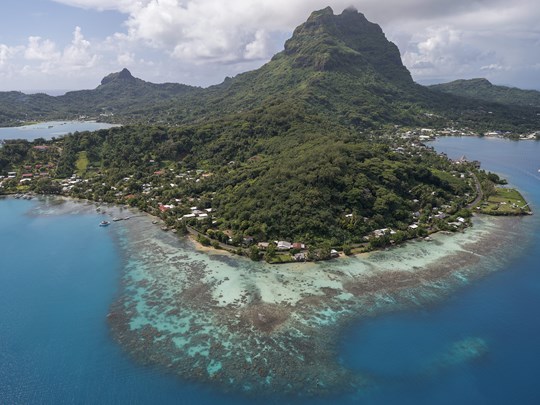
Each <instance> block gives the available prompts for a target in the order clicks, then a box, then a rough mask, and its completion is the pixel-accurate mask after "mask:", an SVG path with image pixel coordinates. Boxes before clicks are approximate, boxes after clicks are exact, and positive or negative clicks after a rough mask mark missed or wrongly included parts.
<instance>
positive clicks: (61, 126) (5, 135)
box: [0, 121, 116, 141]
mask: <svg viewBox="0 0 540 405" xmlns="http://www.w3.org/2000/svg"><path fill="white" fill-rule="evenodd" d="M114 126H116V125H114V124H107V123H104V122H95V121H48V122H40V123H38V124H32V125H24V126H21V127H5V128H0V140H2V139H26V140H28V141H32V140H34V139H36V138H44V139H51V138H53V137H54V138H58V137H60V136H62V135H66V134H69V133H72V132H76V131H79V132H82V131H97V130H99V129H107V128H111V127H114Z"/></svg>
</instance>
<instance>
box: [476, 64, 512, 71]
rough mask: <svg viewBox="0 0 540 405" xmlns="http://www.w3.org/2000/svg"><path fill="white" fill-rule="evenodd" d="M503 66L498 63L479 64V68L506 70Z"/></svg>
mask: <svg viewBox="0 0 540 405" xmlns="http://www.w3.org/2000/svg"><path fill="white" fill-rule="evenodd" d="M506 69H507V68H505V67H504V66H502V65H501V64H499V63H492V64H491V65H485V66H481V67H480V70H506Z"/></svg>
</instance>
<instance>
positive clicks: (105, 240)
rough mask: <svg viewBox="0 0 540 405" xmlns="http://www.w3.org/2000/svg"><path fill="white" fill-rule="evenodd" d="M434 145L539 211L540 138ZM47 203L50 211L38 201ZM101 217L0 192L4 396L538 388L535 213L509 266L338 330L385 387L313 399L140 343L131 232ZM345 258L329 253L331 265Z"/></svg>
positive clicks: (90, 398)
mask: <svg viewBox="0 0 540 405" xmlns="http://www.w3.org/2000/svg"><path fill="white" fill-rule="evenodd" d="M434 146H436V148H437V149H438V150H440V151H445V152H446V153H448V154H449V155H450V156H457V157H459V156H462V155H463V154H466V155H467V156H468V157H469V158H470V159H479V160H481V161H482V162H483V167H485V168H487V169H491V170H494V171H497V172H498V173H501V174H502V175H504V176H505V177H507V178H508V179H509V180H510V182H511V183H512V184H513V185H516V186H518V187H519V188H520V189H521V190H523V191H524V192H525V193H524V194H525V195H526V198H527V199H528V200H529V201H531V202H532V203H533V210H534V211H535V212H538V207H540V187H539V185H540V178H539V173H538V169H540V153H539V152H540V150H539V149H540V143H532V142H531V143H525V142H521V143H516V142H508V141H500V140H481V139H476V138H462V139H454V138H447V139H442V140H439V141H437V142H436V143H435V144H434ZM43 207H46V208H47V209H48V211H36V209H38V208H39V209H42V208H43ZM102 219H103V218H102V216H101V215H99V214H97V213H96V212H95V210H94V209H81V210H80V212H77V211H76V210H73V209H72V210H71V211H70V210H65V209H62V208H59V209H56V208H55V206H54V205H50V204H45V203H43V202H39V201H36V200H32V201H24V200H14V199H4V200H0V226H1V228H0V364H1V365H2V366H1V367H0V403H7V404H59V403H60V404H61V403H92V404H93V403H104V404H115V403H122V404H123V403H134V404H149V403H160V404H161V403H164V404H167V403H170V404H173V403H174V404H176V403H181V404H215V403H220V404H248V403H255V402H256V403H276V404H277V403H291V404H293V403H294V404H312V403H316V404H336V403H338V404H362V403H365V404H455V403H461V404H469V403H470V404H499V403H500V404H506V403H520V404H536V403H539V401H540V389H538V387H537V382H536V381H537V376H538V373H539V371H540V366H539V365H538V359H540V345H538V343H537V342H538V336H539V334H540V317H538V316H537V313H536V311H537V309H538V308H539V304H540V273H539V272H538V268H539V266H538V263H540V253H539V252H538V251H537V249H536V248H535V247H536V246H538V243H539V242H540V239H539V238H540V236H539V235H540V232H538V230H540V217H539V216H538V215H535V216H533V217H527V218H525V219H524V220H523V224H522V229H523V230H524V231H525V232H526V233H527V236H524V237H523V238H522V239H520V238H516V240H515V243H516V246H517V244H520V243H523V244H525V245H526V246H524V248H523V252H522V253H521V254H520V256H519V258H517V259H512V261H511V262H510V263H509V264H508V265H507V266H506V268H504V269H502V270H503V271H498V272H496V273H493V274H491V275H488V276H487V277H485V278H483V279H481V280H479V281H476V282H474V283H473V284H472V285H469V286H467V287H465V288H464V289H461V290H458V291H457V292H455V293H453V294H452V296H451V297H449V298H448V299H445V300H443V301H440V302H438V303H436V304H433V305H431V306H427V307H426V306H424V307H422V308H420V309H416V310H409V311H402V312H395V313H391V314H388V315H383V316H379V317H376V318H372V319H368V320H365V319H364V320H360V321H358V322H355V323H353V324H351V325H350V326H349V327H348V328H347V329H346V330H345V331H343V332H342V333H340V339H338V349H339V350H338V351H337V352H336V357H337V358H338V360H339V361H340V362H341V364H342V365H343V366H345V367H346V368H349V369H351V370H353V371H354V370H358V371H360V372H362V373H367V374H368V375H369V377H370V379H372V380H373V381H375V382H376V387H377V388H376V389H375V390H369V391H368V392H367V393H359V394H344V395H339V394H330V395H329V396H325V397H322V398H317V399H316V398H308V399H306V398H302V397H294V396H289V397H286V398H280V397H279V393H276V397H270V396H268V395H266V396H264V397H253V396H250V394H242V393H223V392H222V390H221V388H216V387H213V386H212V385H211V384H210V385H208V384H205V385H202V384H199V383H193V382H188V381H185V380H184V379H182V378H179V377H177V376H175V375H173V374H172V373H169V372H168V370H167V369H163V368H160V367H159V366H144V365H141V363H139V362H138V361H136V360H135V359H134V358H133V357H131V355H130V354H128V353H129V351H128V350H125V348H124V347H122V346H121V345H119V344H118V343H117V341H116V340H115V339H114V338H113V336H112V333H111V328H110V325H109V323H108V321H107V315H108V314H109V313H110V311H111V305H113V303H114V302H115V301H116V300H117V299H118V295H119V294H120V292H121V283H122V277H123V274H124V270H123V266H124V263H125V260H126V257H123V256H122V254H121V253H122V252H121V251H120V250H119V249H118V246H119V245H122V244H123V242H122V238H124V237H125V236H126V235H122V232H120V233H119V232H118V230H119V229H122V228H120V227H121V226H124V225H122V223H118V224H117V223H114V224H112V225H111V226H110V227H108V228H100V227H98V226H97V224H98V223H99V222H100V221H101V220H102ZM130 221H133V220H130ZM133 223H135V222H133ZM125 225H127V223H126V224H125ZM125 229H129V228H125ZM167 237H169V236H167ZM531 238H532V240H533V243H531ZM181 248H182V249H183V248H185V249H189V247H188V246H184V245H181ZM132 253H133V254H134V255H135V252H134V251H133V252H132ZM123 254H124V255H125V254H126V252H125V251H124V252H123ZM127 259H129V258H127ZM196 260H199V261H200V260H202V259H201V258H200V257H198V256H197V259H196ZM226 263H227V264H231V265H232V264H234V261H231V260H227V261H226ZM158 265H159V263H156V266H158ZM234 265H236V266H239V265H242V264H241V263H240V264H234ZM339 266H340V264H339V263H337V264H331V265H329V267H328V270H329V271H332V270H335V269H336V268H338V267H339ZM156 268H157V267H156ZM253 271H254V270H253ZM131 276H132V277H135V273H132V275H131ZM230 277H232V275H231V276H230ZM321 372H322V370H321ZM246 377H247V375H246ZM238 384H241V381H239V382H238Z"/></svg>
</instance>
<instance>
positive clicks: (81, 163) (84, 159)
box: [75, 151, 89, 176]
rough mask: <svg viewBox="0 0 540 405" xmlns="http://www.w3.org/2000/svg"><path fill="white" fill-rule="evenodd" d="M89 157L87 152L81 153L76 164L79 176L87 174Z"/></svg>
mask: <svg viewBox="0 0 540 405" xmlns="http://www.w3.org/2000/svg"><path fill="white" fill-rule="evenodd" d="M88 163H89V162H88V156H87V155H86V152H85V151H83V152H79V155H78V156H77V162H76V163H75V166H76V167H77V175H78V176H82V175H84V174H85V173H86V169H87V168H88Z"/></svg>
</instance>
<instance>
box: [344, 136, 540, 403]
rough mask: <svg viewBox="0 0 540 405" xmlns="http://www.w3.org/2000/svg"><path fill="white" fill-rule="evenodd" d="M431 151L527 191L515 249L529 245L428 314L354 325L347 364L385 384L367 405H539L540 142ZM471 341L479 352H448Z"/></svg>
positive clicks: (459, 142) (473, 142) (449, 143)
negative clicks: (477, 342) (473, 162)
mask: <svg viewBox="0 0 540 405" xmlns="http://www.w3.org/2000/svg"><path fill="white" fill-rule="evenodd" d="M431 145H432V146H434V147H435V148H436V150H437V151H439V152H445V153H447V154H448V156H449V157H451V158H459V157H461V156H463V155H466V156H467V157H468V158H469V159H477V160H480V161H481V162H482V167H483V168H484V169H486V170H491V171H495V172H497V173H500V174H501V175H503V176H504V177H505V178H507V179H508V180H509V182H510V183H511V185H512V186H515V187H518V188H519V189H520V190H521V191H522V192H523V194H524V195H525V196H526V198H527V200H528V201H529V202H531V204H532V207H533V211H534V212H535V213H536V215H535V216H533V217H527V218H525V219H524V221H526V223H525V224H524V231H525V233H526V235H523V237H522V238H517V239H516V240H515V241H514V243H515V246H516V248H517V247H518V246H519V245H520V244H522V243H528V245H527V247H526V249H525V251H524V252H523V253H522V254H521V255H520V257H519V258H518V259H516V260H513V261H512V262H511V263H510V264H509V265H507V266H506V268H505V269H503V271H500V272H497V273H494V274H492V275H490V276H488V277H486V278H484V279H482V280H480V281H478V282H476V283H475V284H474V285H473V286H472V287H470V288H467V289H464V290H462V291H460V292H457V293H455V294H454V295H453V296H452V297H451V298H450V299H449V300H446V301H443V302H442V303H440V304H439V305H437V306H435V307H433V308H424V309H423V310H420V311H416V312H403V313H396V314H391V315H387V316H383V317H379V318H377V319H373V320H370V321H367V322H361V323H360V324H358V325H356V326H354V327H352V328H350V329H349V330H348V331H347V332H346V333H345V334H344V337H343V340H342V352H341V354H342V356H343V361H344V362H345V363H346V364H348V365H350V366H351V367H361V368H362V369H366V368H367V369H369V370H370V371H371V372H372V374H373V375H374V376H375V377H376V378H378V379H379V380H380V381H381V382H382V383H383V384H384V386H385V387H386V389H384V390H380V391H379V392H377V393H376V394H372V395H367V396H366V397H364V402H363V403H366V404H379V403H385V404H457V403H460V404H511V403H512V404H538V403H540V387H539V386H538V378H537V377H538V375H539V373H540V363H539V362H538V360H539V359H540V344H539V336H540V317H539V316H538V309H539V308H540V251H539V250H538V248H537V247H538V246H539V245H540V212H539V209H540V173H539V172H538V170H539V169H540V142H513V141H505V140H500V139H479V138H442V139H439V140H437V141H436V142H434V143H431ZM530 238H532V243H531V242H526V241H527V240H528V239H530ZM470 337H474V338H479V339H482V341H483V342H484V343H485V349H486V352H485V353H484V354H481V355H479V356H475V355H472V356H471V355H470V354H471V353H463V352H459V351H458V352H457V353H456V352H455V351H452V350H451V348H452V344H453V342H455V341H460V340H462V339H467V338H470ZM448 353H451V354H452V356H448V355H445V354H448ZM476 357H477V358H476ZM471 360H474V361H471Z"/></svg>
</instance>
